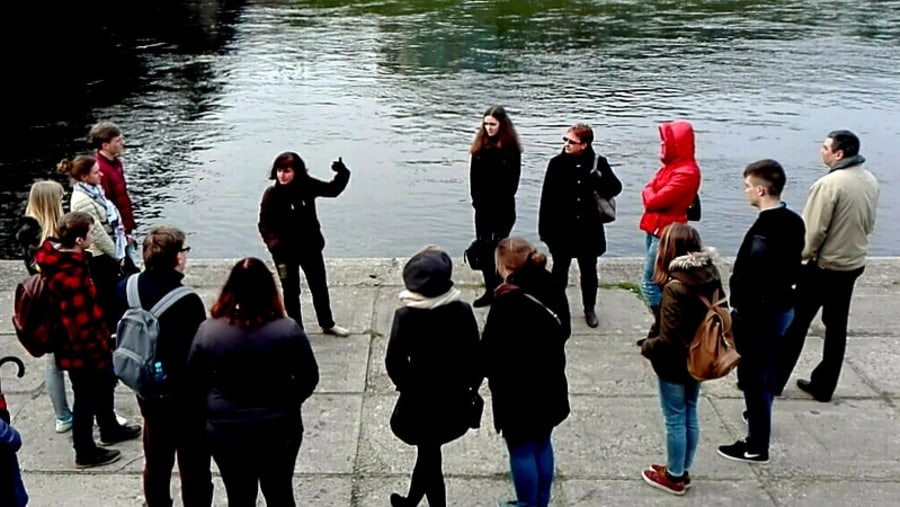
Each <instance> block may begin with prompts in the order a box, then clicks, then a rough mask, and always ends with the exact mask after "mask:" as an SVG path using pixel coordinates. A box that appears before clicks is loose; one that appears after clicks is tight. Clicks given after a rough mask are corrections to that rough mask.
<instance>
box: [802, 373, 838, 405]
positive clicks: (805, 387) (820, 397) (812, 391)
mask: <svg viewBox="0 0 900 507" xmlns="http://www.w3.org/2000/svg"><path fill="white" fill-rule="evenodd" d="M797 387H799V388H800V390H801V391H803V392H805V393H806V394H808V395H810V396H812V397H813V398H815V399H816V401H821V402H822V403H828V402H829V401H831V395H830V394H829V395H825V394H822V393H820V392H819V391H817V390H816V388H815V387H813V385H812V382H810V381H809V380H806V379H802V378H801V379H798V380H797Z"/></svg>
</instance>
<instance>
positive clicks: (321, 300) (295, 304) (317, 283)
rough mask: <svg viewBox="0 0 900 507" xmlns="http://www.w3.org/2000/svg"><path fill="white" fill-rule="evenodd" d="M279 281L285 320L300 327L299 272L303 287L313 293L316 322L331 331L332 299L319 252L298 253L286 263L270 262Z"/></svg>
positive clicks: (332, 320) (301, 322) (280, 260)
mask: <svg viewBox="0 0 900 507" xmlns="http://www.w3.org/2000/svg"><path fill="white" fill-rule="evenodd" d="M273 260H274V261H275V266H276V268H278V278H279V279H281V290H282V294H283V296H284V310H285V312H287V314H288V317H290V318H292V319H294V320H296V321H297V324H300V327H303V319H302V317H301V314H300V269H303V274H304V275H305V276H306V283H307V285H308V286H309V291H310V293H312V300H313V307H314V308H315V309H316V320H318V321H319V326H320V327H321V328H322V329H331V328H332V327H334V318H333V317H332V315H331V297H330V296H329V295H328V280H327V278H326V276H325V259H324V258H323V257H322V251H321V250H319V251H313V252H301V253H300V254H299V255H297V256H291V257H289V258H286V259H277V258H273Z"/></svg>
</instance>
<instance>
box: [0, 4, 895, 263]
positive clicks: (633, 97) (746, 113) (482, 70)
mask: <svg viewBox="0 0 900 507" xmlns="http://www.w3.org/2000/svg"><path fill="white" fill-rule="evenodd" d="M141 4H144V5H143V6H138V7H136V8H137V14H135V13H129V12H127V10H126V9H119V8H110V7H83V6H82V7H78V8H76V7H73V6H68V7H52V8H51V7H47V6H42V7H41V8H42V9H44V10H47V11H48V12H36V11H35V10H36V9H37V8H38V7H37V6H35V7H23V8H22V9H25V10H29V9H30V10H32V11H34V12H30V13H29V12H26V13H24V14H22V15H23V16H26V15H28V16H40V19H41V23H40V25H41V31H40V32H41V34H40V37H41V40H42V41H43V43H44V44H46V45H47V46H49V47H48V48H46V49H41V48H40V46H41V45H39V44H35V42H34V40H31V39H15V40H7V41H6V43H5V44H4V45H3V47H4V49H3V50H2V51H3V63H4V64H5V65H4V68H7V69H15V72H14V74H15V77H12V76H8V77H7V79H6V81H7V82H8V85H7V88H6V89H7V93H6V94H5V97H6V99H5V100H6V102H7V104H6V108H5V109H6V112H7V117H6V118H5V120H6V121H5V123H6V125H7V127H6V134H5V135H4V139H3V141H2V149H0V166H2V170H3V175H4V176H5V178H4V182H3V184H2V187H0V220H2V227H0V257H15V255H16V252H15V249H14V246H13V241H12V234H13V225H14V223H15V220H16V219H17V218H18V217H19V216H20V215H21V213H22V211H23V210H24V207H25V198H26V194H27V190H28V187H29V185H30V184H31V182H33V181H34V180H35V179H38V178H44V177H48V176H52V177H55V178H59V179H60V181H63V178H62V177H61V175H54V174H52V169H53V166H54V164H55V163H56V162H57V161H58V160H59V159H60V158H61V157H63V156H70V155H74V154H77V153H80V152H83V151H86V150H87V149H88V147H87V144H86V142H85V136H86V133H87V130H88V128H89V126H90V125H91V124H92V123H94V122H95V121H97V120H99V119H110V120H113V121H115V122H116V123H118V124H119V125H120V126H121V127H122V128H123V129H124V130H125V136H126V145H127V147H126V153H125V154H124V156H123V159H124V161H125V167H126V172H127V176H128V180H129V185H130V188H131V192H132V196H133V199H134V201H135V208H136V217H137V219H138V222H139V224H140V225H141V229H142V230H146V228H147V227H148V226H149V225H151V224H154V223H159V222H169V223H174V224H177V225H179V226H181V227H183V228H184V229H185V230H186V231H188V233H189V241H190V243H191V245H192V246H193V250H192V253H193V255H196V256H200V257H236V256H243V255H260V256H262V255H264V250H263V248H262V244H261V242H260V240H259V236H258V234H257V232H256V218H257V210H258V203H259V198H260V195H261V194H262V191H263V190H264V188H265V187H266V185H267V184H268V181H267V180H266V176H267V174H268V169H269V165H270V164H271V161H272V159H273V158H274V157H275V155H277V154H278V153H279V152H281V151H284V150H294V151H298V152H299V153H300V154H301V155H302V156H303V157H304V158H305V159H306V162H307V165H308V166H309V167H310V168H311V172H312V174H313V175H315V176H318V177H320V178H330V176H331V171H330V170H329V165H330V162H331V160H333V159H335V158H337V157H338V156H342V157H343V159H344V161H345V162H346V163H347V165H348V166H349V167H350V169H351V170H352V171H353V176H352V178H351V181H350V185H349V187H348V188H347V191H346V192H345V193H344V194H343V195H342V196H340V197H339V198H338V199H336V200H330V199H322V200H320V201H319V214H320V218H321V221H322V225H323V228H324V231H325V236H326V239H327V241H328V246H327V248H326V255H328V256H332V257H378V256H405V255H408V254H410V253H411V252H413V251H414V250H415V249H417V248H418V247H419V246H421V245H423V244H426V243H438V244H441V245H442V246H444V247H446V248H448V249H450V250H451V251H452V252H453V253H454V254H456V255H458V254H461V252H462V250H463V248H464V247H465V246H466V245H467V244H468V242H469V240H470V238H471V236H472V234H473V226H472V209H471V206H470V204H469V199H468V180H467V172H468V166H467V148H468V145H469V143H470V142H471V139H472V134H473V132H474V129H475V128H476V127H477V126H478V124H479V122H480V120H481V118H480V114H481V112H482V111H483V110H484V108H485V107H486V106H488V105H492V104H502V105H505V106H506V107H507V108H508V110H509V111H510V114H511V116H512V118H513V120H514V121H515V123H516V126H517V127H518V130H519V133H520V137H521V139H522V142H523V144H524V146H525V150H526V151H525V153H524V155H523V164H524V166H523V175H522V182H521V186H520V189H519V194H518V214H519V219H518V222H517V224H516V228H515V231H514V232H515V233H518V234H522V235H525V236H526V237H528V238H531V239H536V234H535V230H536V217H537V203H538V200H539V195H540V185H541V180H542V177H543V173H544V170H545V168H546V164H547V161H548V160H549V159H550V157H552V156H553V155H555V154H556V153H557V152H558V151H559V150H560V149H561V145H560V138H561V136H562V134H563V133H564V131H565V129H566V127H567V126H568V125H569V124H571V123H573V122H575V121H586V122H589V123H591V124H592V125H593V126H594V127H595V131H596V137H597V139H598V141H597V143H596V145H597V147H598V148H599V150H600V151H601V152H603V153H605V154H606V155H607V156H608V158H609V160H610V162H611V163H612V164H613V167H614V168H615V170H616V171H617V173H618V174H619V176H620V178H621V179H622V180H623V183H624V184H625V193H624V194H623V196H622V197H620V198H619V213H620V217H619V220H618V221H617V222H615V223H614V224H613V225H612V226H610V227H609V228H608V234H609V236H610V242H609V243H610V253H609V255H614V256H623V255H638V254H640V253H641V252H642V236H641V234H640V233H639V231H638V228H637V222H638V218H639V215H640V212H641V202H640V189H641V186H642V185H643V183H644V182H645V181H646V180H647V179H648V178H650V177H651V175H652V174H653V172H654V171H655V170H656V169H657V167H658V165H659V164H658V159H657V156H658V149H659V141H658V137H657V132H656V127H655V125H656V123H657V122H660V121H665V120H669V119H675V118H685V119H689V120H691V121H692V122H693V123H694V125H695V128H696V130H697V149H698V161H699V163H700V166H701V168H702V170H703V188H702V196H703V199H704V212H705V217H704V221H703V222H702V224H701V225H700V228H701V233H702V234H703V236H704V239H705V240H706V242H707V243H709V244H711V245H714V246H717V247H718V248H719V249H720V250H721V251H722V253H724V254H728V255H732V254H733V253H734V252H735V250H736V248H737V245H738V243H739V242H740V239H741V236H742V234H743V232H744V231H745V230H746V228H747V227H748V226H749V224H750V223H751V222H752V220H753V219H754V215H755V213H754V211H753V210H752V209H751V208H750V207H749V206H748V205H747V204H746V203H745V202H744V201H743V194H742V191H741V188H742V187H741V185H742V180H741V176H740V173H741V171H742V169H743V167H744V166H745V165H746V164H747V163H748V162H751V161H753V160H756V159H759V158H767V157H771V158H776V159H778V160H780V161H781V162H782V163H783V164H784V165H785V167H786V168H787V170H788V177H789V183H788V188H787V191H786V200H787V201H788V203H789V204H790V205H792V206H793V207H795V208H797V209H800V208H802V205H803V202H804V200H805V197H806V191H807V189H808V187H809V185H810V184H811V183H812V182H813V181H814V180H815V178H817V177H818V176H820V175H822V174H823V173H824V171H825V169H824V167H823V166H822V165H821V161H820V159H819V152H818V148H819V145H820V144H821V141H822V140H823V138H824V136H825V135H826V133H827V132H828V131H829V130H832V129H837V128H848V129H851V130H854V131H855V132H856V133H857V134H858V135H859V136H860V137H861V138H862V143H863V150H862V151H863V154H864V155H865V156H866V158H867V159H868V166H869V168H870V169H871V170H872V171H873V172H874V173H875V174H876V176H877V177H878V178H879V180H880V181H881V184H882V194H881V196H882V198H881V203H880V208H879V220H878V223H877V225H876V231H875V234H874V235H873V238H872V253H873V254H875V255H898V254H900V221H898V220H897V217H898V216H900V213H898V211H900V204H898V197H900V190H898V184H900V176H898V160H900V1H896V0H887V1H839V0H835V1H828V2H824V1H819V0H780V1H724V0H723V1H699V0H696V1H691V2H688V1H685V2H675V1H659V0H650V1H648V0H640V1H639V0H633V1H628V0H621V1H616V2H602V1H593V2H591V1H581V2H574V1H571V2H570V1H565V2H564V1H547V2H520V1H498V2H488V1H469V2H463V1H423V0H420V1H410V0H383V1H372V2H338V1H325V0H320V1H295V2H288V1H276V0H271V1H253V0H251V1H236V0H232V1H221V2H214V1H194V2H172V1H164V2H152V3H151V2H142V3H141ZM350 4H352V6H349V5H350ZM50 11H52V12H50ZM10 37H12V36H11V35H6V38H10ZM10 87H11V89H10ZM67 201H68V199H67Z"/></svg>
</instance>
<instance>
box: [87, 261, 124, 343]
mask: <svg viewBox="0 0 900 507" xmlns="http://www.w3.org/2000/svg"><path fill="white" fill-rule="evenodd" d="M88 266H89V269H90V270H91V280H93V282H94V286H95V287H96V288H97V303H99V304H100V308H102V309H103V319H104V320H105V321H106V327H107V328H108V329H109V332H110V334H113V333H115V332H116V325H117V324H118V318H117V316H116V312H115V305H116V285H117V284H118V283H119V279H120V277H121V273H122V270H121V268H120V266H119V263H118V262H117V261H116V260H115V259H113V258H112V257H110V256H108V255H97V256H94V257H91V260H90V262H89V264H88Z"/></svg>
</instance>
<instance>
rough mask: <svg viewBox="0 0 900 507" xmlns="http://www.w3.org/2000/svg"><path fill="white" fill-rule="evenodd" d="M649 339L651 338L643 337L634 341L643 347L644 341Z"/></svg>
mask: <svg viewBox="0 0 900 507" xmlns="http://www.w3.org/2000/svg"><path fill="white" fill-rule="evenodd" d="M648 339H649V338H641V339H640V340H638V341H636V342H634V344H635V345H637V346H638V347H643V346H644V342H645V341H647V340H648Z"/></svg>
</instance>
